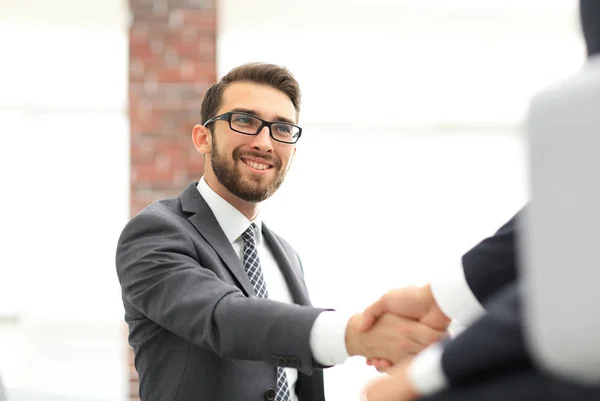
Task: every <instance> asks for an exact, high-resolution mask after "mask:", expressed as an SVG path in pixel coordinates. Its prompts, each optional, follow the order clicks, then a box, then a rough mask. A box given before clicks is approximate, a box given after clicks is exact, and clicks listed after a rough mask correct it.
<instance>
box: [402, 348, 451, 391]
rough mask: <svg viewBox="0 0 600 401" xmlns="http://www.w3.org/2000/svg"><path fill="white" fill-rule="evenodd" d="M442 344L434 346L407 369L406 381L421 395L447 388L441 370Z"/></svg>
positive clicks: (423, 352)
mask: <svg viewBox="0 0 600 401" xmlns="http://www.w3.org/2000/svg"><path fill="white" fill-rule="evenodd" d="M443 353H444V347H443V346H442V344H440V343H437V344H434V345H432V346H430V347H428V348H426V349H425V350H423V351H422V352H421V353H420V354H419V355H417V356H416V357H415V359H413V361H412V362H411V364H410V366H409V367H408V380H410V382H411V383H412V385H413V386H414V388H415V390H416V391H417V392H418V393H419V394H421V395H432V394H435V393H437V392H439V391H441V390H443V389H445V388H447V387H448V380H447V379H446V376H445V375H444V370H443V369H442V354H443Z"/></svg>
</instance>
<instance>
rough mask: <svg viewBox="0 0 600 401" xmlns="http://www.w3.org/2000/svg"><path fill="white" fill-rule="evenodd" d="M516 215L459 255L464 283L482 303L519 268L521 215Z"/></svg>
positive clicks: (507, 282) (520, 213)
mask: <svg viewBox="0 0 600 401" xmlns="http://www.w3.org/2000/svg"><path fill="white" fill-rule="evenodd" d="M525 211H526V207H525V208H523V209H521V211H519V212H518V213H517V214H515V215H514V216H513V217H512V218H511V219H510V220H509V221H508V222H507V223H506V224H504V225H503V226H502V227H500V229H499V230H498V231H496V233H495V234H494V235H493V236H491V237H489V238H486V239H484V240H483V241H481V242H480V243H479V244H477V245H476V246H475V247H473V248H472V249H471V250H470V251H469V252H467V253H465V254H464V255H463V257H462V265H463V269H464V272H465V277H466V279H467V283H468V284H469V287H470V288H471V291H473V294H474V295H475V297H476V298H477V300H479V302H480V303H481V304H482V305H484V306H485V305H486V303H487V301H488V300H489V299H490V297H492V296H493V295H494V294H496V293H497V292H498V291H499V290H500V289H501V288H502V287H504V286H505V285H507V284H509V283H512V282H514V281H515V280H516V277H517V270H518V267H517V266H518V255H517V244H518V241H519V235H518V225H519V222H520V216H522V214H523V213H525Z"/></svg>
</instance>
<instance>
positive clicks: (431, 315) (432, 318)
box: [420, 284, 451, 330]
mask: <svg viewBox="0 0 600 401" xmlns="http://www.w3.org/2000/svg"><path fill="white" fill-rule="evenodd" d="M421 296H422V297H423V298H424V302H425V303H426V304H427V305H429V307H428V310H427V313H426V314H425V315H424V316H423V317H422V318H421V319H420V321H421V323H424V324H427V325H428V326H430V327H432V328H434V329H437V330H446V329H448V326H449V325H450V322H451V319H450V318H449V317H448V316H446V314H445V313H444V312H443V311H442V309H441V308H440V307H439V305H438V303H437V301H436V299H435V297H434V295H433V291H432V290H431V285H430V284H427V285H425V286H424V287H421Z"/></svg>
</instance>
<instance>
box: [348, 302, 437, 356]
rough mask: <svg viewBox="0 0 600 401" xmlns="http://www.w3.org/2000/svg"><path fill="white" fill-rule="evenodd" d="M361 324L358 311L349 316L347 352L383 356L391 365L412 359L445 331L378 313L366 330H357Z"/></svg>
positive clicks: (414, 321) (361, 317)
mask: <svg viewBox="0 0 600 401" xmlns="http://www.w3.org/2000/svg"><path fill="white" fill-rule="evenodd" d="M362 325H363V315H362V314H357V315H354V316H352V318H350V321H349V322H348V326H347V328H346V349H347V350H348V353H349V354H350V355H351V356H352V355H362V356H364V357H366V358H375V359H379V358H381V359H385V360H387V361H389V362H390V363H391V364H398V363H401V362H403V361H405V360H407V359H408V358H412V357H413V356H414V355H416V354H418V353H419V352H421V351H422V350H423V349H424V348H426V347H428V346H429V345H431V344H433V343H434V342H436V341H438V340H439V339H440V338H441V337H442V336H444V335H445V331H440V330H435V329H432V328H431V327H429V326H427V325H425V324H423V323H420V322H418V321H416V320H414V319H406V318H403V317H400V316H396V315H392V314H389V313H387V314H384V315H382V316H380V317H379V318H378V319H377V321H376V322H375V323H374V324H373V325H372V327H371V328H370V330H368V331H363V330H360V327H361V326H362Z"/></svg>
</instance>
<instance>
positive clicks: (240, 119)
mask: <svg viewBox="0 0 600 401" xmlns="http://www.w3.org/2000/svg"><path fill="white" fill-rule="evenodd" d="M215 121H227V122H228V123H229V128H231V129H232V130H233V131H235V132H239V133H240V134H244V135H258V133H259V132H260V130H262V129H263V128H264V127H269V134H270V135H271V138H273V139H274V140H276V141H277V142H282V143H289V144H294V143H296V142H298V139H300V135H302V128H300V127H298V126H297V125H294V124H292V123H287V122H283V121H265V120H263V119H262V118H259V117H256V116H255V115H252V114H248V113H244V112H241V111H228V112H227V113H223V114H221V115H218V116H216V117H213V118H211V119H210V120H208V121H207V122H205V123H204V124H203V125H204V126H205V127H206V126H207V125H208V124H210V123H213V122H215Z"/></svg>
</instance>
